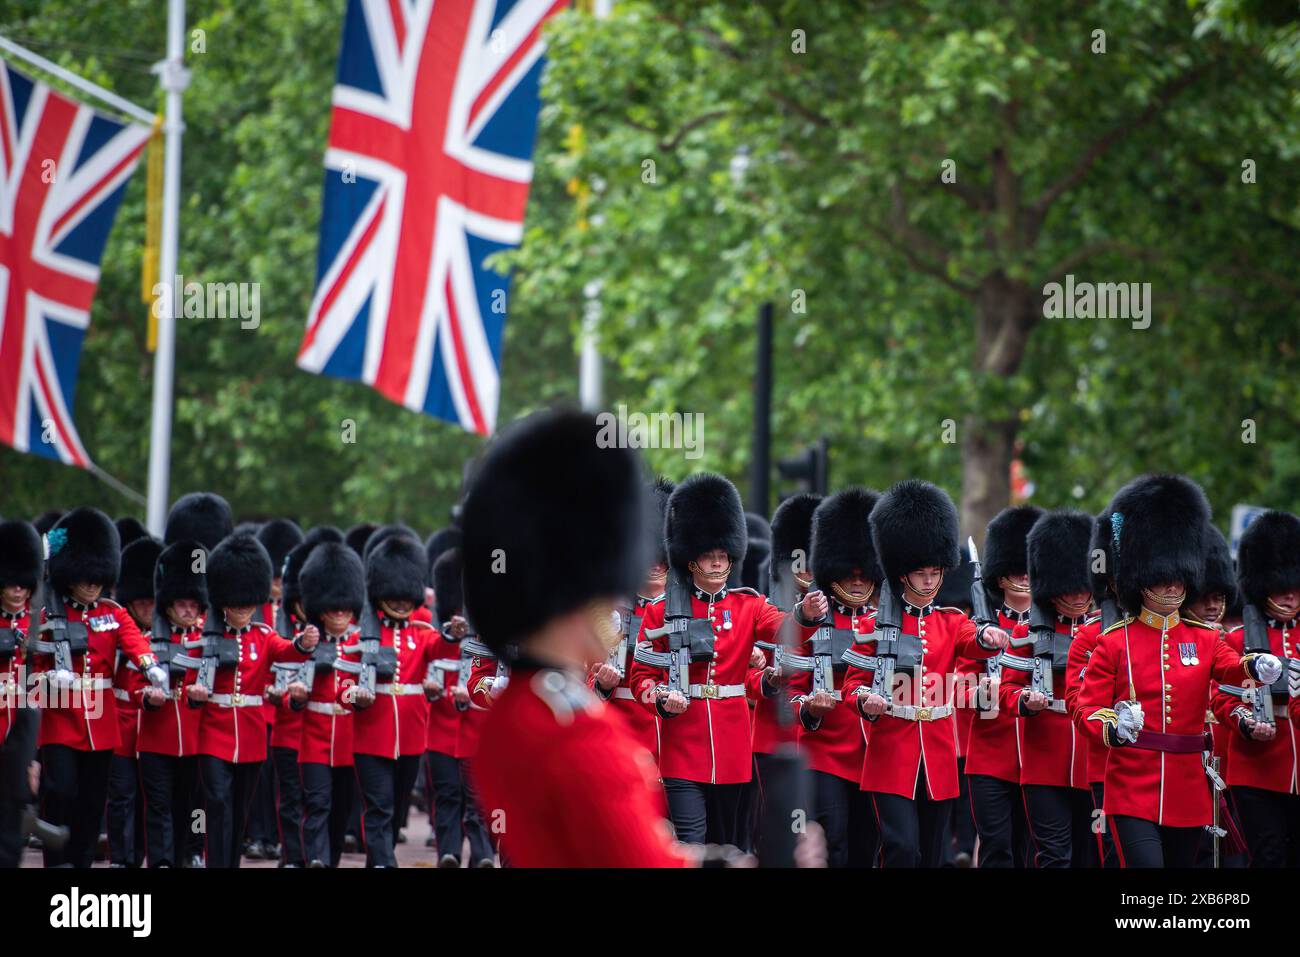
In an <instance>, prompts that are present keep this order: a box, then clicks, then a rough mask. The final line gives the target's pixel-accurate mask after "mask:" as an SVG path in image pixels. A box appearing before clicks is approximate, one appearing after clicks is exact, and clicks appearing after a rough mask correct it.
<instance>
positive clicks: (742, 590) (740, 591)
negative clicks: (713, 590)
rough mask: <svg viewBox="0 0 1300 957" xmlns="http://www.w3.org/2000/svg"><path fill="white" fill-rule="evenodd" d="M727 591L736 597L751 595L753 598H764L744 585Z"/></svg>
mask: <svg viewBox="0 0 1300 957" xmlns="http://www.w3.org/2000/svg"><path fill="white" fill-rule="evenodd" d="M727 591H729V592H731V593H732V594H736V595H753V596H754V597H755V598H762V597H764V596H762V595H760V594H759V593H758V592H756V591H754V589H752V588H749V587H748V586H745V585H741V586H740V587H739V588H728V589H727Z"/></svg>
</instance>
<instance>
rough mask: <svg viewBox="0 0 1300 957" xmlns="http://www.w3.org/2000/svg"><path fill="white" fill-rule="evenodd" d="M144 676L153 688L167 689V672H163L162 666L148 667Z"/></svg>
mask: <svg viewBox="0 0 1300 957" xmlns="http://www.w3.org/2000/svg"><path fill="white" fill-rule="evenodd" d="M144 674H145V677H146V678H148V679H149V684H151V685H153V686H154V687H155V688H166V687H167V672H165V671H163V669H162V665H150V666H149V667H148V669H147V670H146V671H145V673H144Z"/></svg>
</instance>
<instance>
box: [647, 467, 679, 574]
mask: <svg viewBox="0 0 1300 957" xmlns="http://www.w3.org/2000/svg"><path fill="white" fill-rule="evenodd" d="M676 487H677V485H676V483H675V482H671V481H669V480H668V479H666V478H663V477H662V476H661V477H659V478H657V479H655V481H654V484H653V485H651V486H650V488H649V491H648V492H647V493H646V509H647V511H648V513H649V516H650V517H649V518H647V519H646V539H647V540H648V541H649V542H650V545H649V549H650V555H651V558H650V561H651V563H654V562H662V563H663V564H665V565H667V564H668V548H667V546H666V545H665V543H664V517H665V516H666V515H667V514H668V497H669V496H670V495H672V494H673V489H675V488H676Z"/></svg>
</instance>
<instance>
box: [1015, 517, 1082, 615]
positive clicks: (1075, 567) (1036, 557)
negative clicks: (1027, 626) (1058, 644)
mask: <svg viewBox="0 0 1300 957" xmlns="http://www.w3.org/2000/svg"><path fill="white" fill-rule="evenodd" d="M1092 525H1093V520H1092V516H1091V515H1088V514H1086V513H1084V512H1077V511H1075V510H1073V509H1067V508H1060V509H1054V510H1052V511H1050V512H1047V513H1046V514H1044V515H1043V517H1042V518H1040V519H1039V520H1038V521H1037V522H1035V523H1034V527H1033V528H1032V529H1031V530H1030V532H1029V539H1028V541H1027V543H1026V545H1027V547H1028V550H1029V587H1030V590H1031V591H1032V593H1033V596H1034V601H1036V602H1038V604H1039V605H1040V606H1042V607H1043V608H1045V609H1047V608H1052V599H1053V598H1059V597H1061V596H1062V595H1075V594H1079V593H1080V592H1083V593H1086V594H1088V595H1091V594H1092V578H1091V577H1090V575H1089V573H1088V563H1089V558H1090V556H1091V554H1092V553H1091V552H1090V551H1089V550H1088V545H1089V543H1090V542H1091V541H1092Z"/></svg>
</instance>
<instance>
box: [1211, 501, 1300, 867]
mask: <svg viewBox="0 0 1300 957" xmlns="http://www.w3.org/2000/svg"><path fill="white" fill-rule="evenodd" d="M1237 562H1238V575H1239V580H1240V583H1241V592H1242V597H1243V598H1244V599H1245V601H1246V604H1247V607H1248V609H1249V606H1254V609H1257V610H1258V612H1259V618H1260V619H1262V621H1261V624H1262V625H1263V627H1262V628H1259V629H1258V631H1256V630H1255V629H1254V628H1252V627H1250V623H1251V622H1252V620H1253V619H1254V615H1253V610H1254V609H1250V610H1249V611H1248V617H1247V619H1246V621H1247V623H1248V626H1247V627H1246V628H1236V629H1233V630H1232V631H1231V632H1229V633H1228V635H1227V636H1226V637H1225V638H1224V642H1225V644H1226V645H1227V646H1228V647H1229V648H1231V649H1232V651H1233V652H1234V653H1236V654H1241V653H1243V652H1249V653H1252V654H1258V653H1259V652H1260V651H1265V652H1269V653H1271V654H1272V655H1274V656H1277V657H1278V658H1280V659H1281V660H1282V662H1283V663H1284V664H1285V665H1286V666H1287V667H1288V668H1292V669H1294V668H1295V667H1296V665H1294V664H1291V662H1292V661H1293V660H1294V659H1296V658H1300V650H1297V648H1296V624H1297V618H1298V617H1300V518H1296V516H1294V515H1290V514H1287V513H1286V512H1276V511H1270V512H1265V513H1264V514H1263V515H1260V516H1258V517H1256V518H1255V519H1254V520H1253V521H1252V522H1251V523H1250V524H1249V525H1248V526H1246V531H1245V532H1244V533H1243V534H1242V536H1241V544H1240V547H1239V548H1238V550H1237ZM1252 632H1254V633H1253V634H1252ZM1297 675H1300V672H1296V671H1292V672H1291V674H1290V677H1291V679H1292V681H1291V684H1292V685H1295V684H1296V680H1295V679H1296V676H1297ZM1264 683H1265V684H1272V682H1268V681H1265V682H1264ZM1223 684H1224V685H1233V686H1238V687H1239V688H1240V686H1241V682H1239V681H1225V682H1224V683H1223ZM1243 690H1245V691H1247V692H1248V694H1249V696H1250V698H1255V696H1256V695H1259V696H1260V698H1261V700H1260V701H1259V704H1265V702H1264V701H1263V700H1262V696H1263V695H1268V696H1271V697H1272V699H1273V701H1272V703H1273V720H1272V721H1271V722H1270V721H1268V720H1267V716H1266V712H1264V710H1263V709H1262V708H1260V707H1258V706H1252V704H1251V703H1250V701H1248V700H1243V697H1244V696H1243V695H1242V694H1241V693H1240V691H1238V692H1237V693H1234V692H1233V691H1232V690H1231V689H1230V688H1227V687H1222V686H1221V687H1220V688H1219V689H1218V692H1217V693H1216V695H1215V699H1214V712H1215V714H1216V715H1217V716H1218V718H1219V721H1220V722H1221V723H1223V724H1224V725H1226V726H1228V727H1229V728H1232V729H1233V730H1235V731H1236V733H1235V734H1231V735H1230V736H1229V737H1228V767H1227V774H1226V778H1227V783H1228V784H1229V786H1230V787H1231V789H1232V801H1233V805H1234V806H1235V807H1236V810H1237V818H1238V820H1240V822H1241V827H1242V830H1243V832H1244V834H1245V838H1246V845H1247V848H1248V850H1249V853H1250V866H1251V867H1296V866H1298V865H1300V790H1298V789H1297V775H1298V774H1300V765H1298V763H1297V757H1296V749H1297V747H1300V735H1298V734H1297V733H1296V727H1295V722H1294V721H1292V720H1291V714H1290V713H1289V712H1288V707H1289V704H1290V699H1289V695H1288V693H1287V684H1286V683H1281V684H1280V685H1274V686H1273V687H1272V688H1264V689H1260V690H1257V689H1255V688H1254V687H1251V686H1247V688H1246V689H1243Z"/></svg>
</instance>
